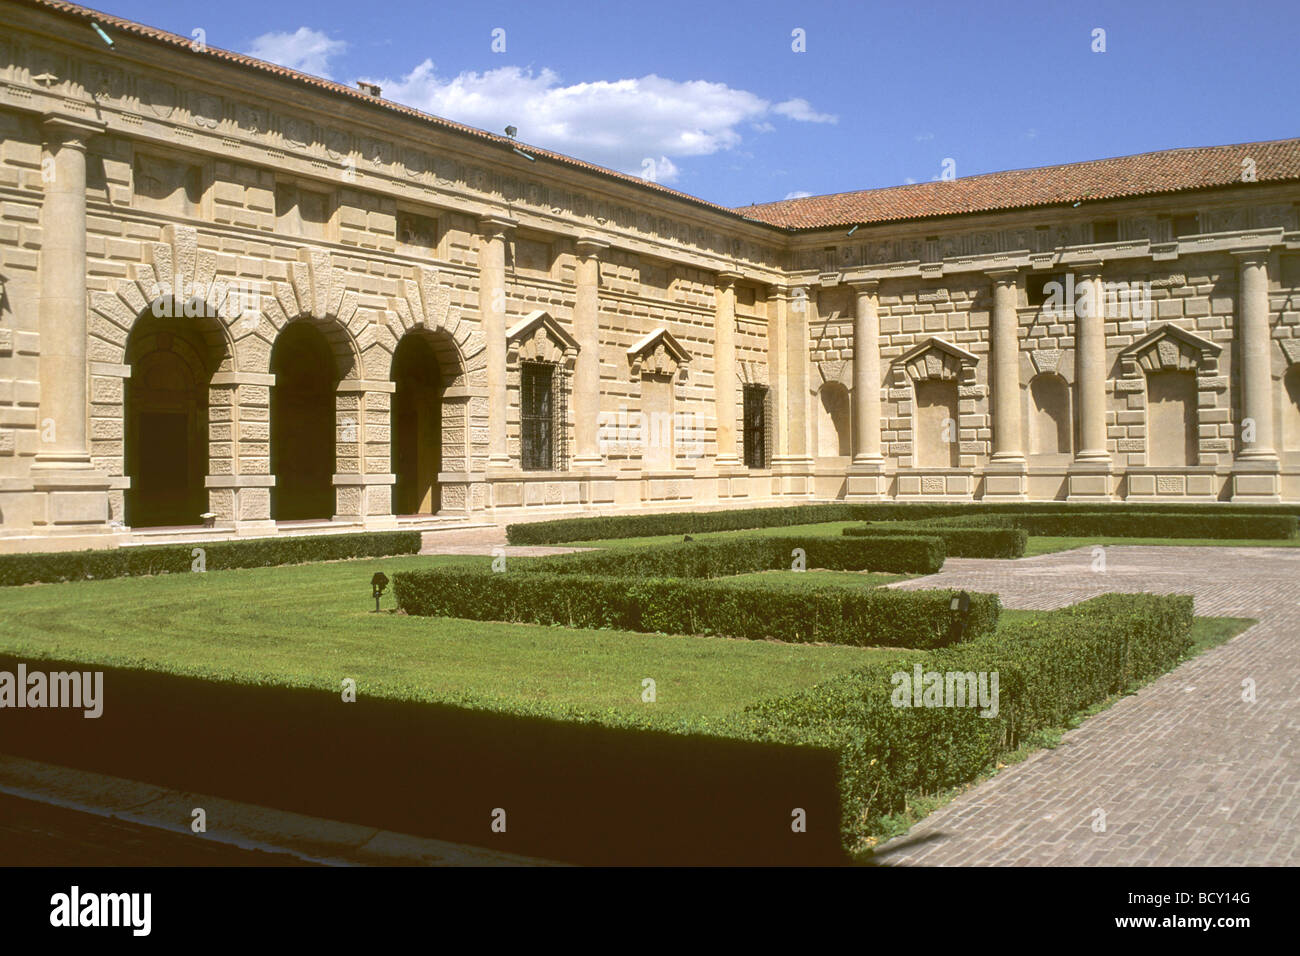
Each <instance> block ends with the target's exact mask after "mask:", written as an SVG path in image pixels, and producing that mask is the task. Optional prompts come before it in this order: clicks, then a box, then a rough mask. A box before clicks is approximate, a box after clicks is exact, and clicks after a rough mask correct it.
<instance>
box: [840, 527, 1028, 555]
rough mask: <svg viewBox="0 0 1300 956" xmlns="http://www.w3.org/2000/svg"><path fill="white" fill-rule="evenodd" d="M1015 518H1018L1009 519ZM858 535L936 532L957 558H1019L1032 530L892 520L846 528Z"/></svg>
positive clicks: (924, 533)
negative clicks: (951, 525) (967, 526)
mask: <svg viewBox="0 0 1300 956" xmlns="http://www.w3.org/2000/svg"><path fill="white" fill-rule="evenodd" d="M1008 520H1015V519H1008ZM844 534H845V535H847V536H848V537H857V538H864V537H865V538H880V537H892V536H893V535H899V534H921V535H927V536H928V535H935V536H937V537H938V538H939V539H941V540H942V541H943V546H944V550H945V551H946V552H947V554H948V555H949V556H950V557H954V558H1019V557H1023V556H1024V553H1025V546H1026V544H1028V542H1029V533H1028V532H1027V531H1025V530H1023V529H1021V528H960V527H958V528H953V527H946V526H944V525H941V524H938V523H937V522H921V521H907V522H904V521H891V522H881V523H879V524H865V525H858V526H856V527H852V528H845V529H844Z"/></svg>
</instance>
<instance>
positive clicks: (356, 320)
mask: <svg viewBox="0 0 1300 956" xmlns="http://www.w3.org/2000/svg"><path fill="white" fill-rule="evenodd" d="M258 304H259V306H260V309H259V310H257V312H254V313H252V314H247V315H245V316H244V317H243V318H241V319H240V320H239V321H238V322H237V323H236V327H237V331H239V332H242V333H243V337H242V338H241V339H240V342H239V344H240V348H241V351H243V352H246V353H247V359H246V361H245V362H244V364H243V365H242V366H241V370H243V371H248V372H266V371H268V369H269V367H270V359H271V351H272V349H273V348H274V346H275V342H276V340H277V339H278V338H279V336H280V334H281V333H282V332H283V331H284V329H285V327H286V326H288V325H289V324H290V323H293V322H300V321H301V322H311V323H312V324H313V325H315V326H316V327H317V329H318V331H319V332H320V333H321V334H322V335H323V336H324V337H325V340H326V341H327V342H328V343H329V347H330V352H331V354H332V355H333V358H334V366H335V369H336V370H337V371H338V372H339V380H340V381H353V380H358V379H363V378H365V363H364V362H363V360H362V343H363V340H365V339H366V338H367V336H368V335H369V334H370V333H369V326H370V322H369V319H368V317H367V314H366V313H364V312H361V311H359V310H358V308H357V305H358V298H357V294H356V292H354V291H352V290H350V289H348V288H347V274H346V273H345V272H344V271H343V270H342V269H338V268H335V267H334V266H333V265H332V262H331V259H330V254H329V253H328V252H327V251H325V250H323V249H300V250H299V251H298V261H297V262H293V263H290V264H289V281H288V282H283V281H277V282H273V283H271V290H270V292H269V293H264V294H262V295H261V297H260V300H259V303H258ZM245 339H247V341H245Z"/></svg>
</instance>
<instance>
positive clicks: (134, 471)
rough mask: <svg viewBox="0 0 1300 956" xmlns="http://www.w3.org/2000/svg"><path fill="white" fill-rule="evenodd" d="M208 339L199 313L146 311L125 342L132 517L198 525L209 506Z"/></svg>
mask: <svg viewBox="0 0 1300 956" xmlns="http://www.w3.org/2000/svg"><path fill="white" fill-rule="evenodd" d="M206 353H207V346H206V345H205V344H204V341H203V337H202V335H201V334H200V333H199V332H198V330H197V329H196V328H195V321H194V320H193V319H171V318H165V319H160V318H156V317H154V316H152V315H146V316H144V317H143V318H141V319H140V320H139V321H138V322H137V323H136V325H135V328H134V329H133V330H132V332H131V338H130V341H129V342H128V343H127V350H126V360H127V364H128V365H130V366H131V377H130V379H128V380H127V382H126V394H125V396H124V399H125V402H124V404H125V408H124V419H125V423H124V424H125V433H124V440H125V461H124V465H125V470H126V474H127V475H128V476H129V477H130V479H131V487H130V488H129V489H128V491H127V493H126V516H125V518H126V523H127V524H128V525H129V526H131V527H135V528H149V527H167V526H175V525H197V524H200V523H201V522H202V519H201V517H200V515H202V514H203V512H205V511H206V510H207V490H206V488H205V487H204V479H205V478H206V477H207V473H208V443H207V442H208V384H209V382H210V381H211V378H212V368H211V367H210V365H211V363H210V362H209V359H208V356H207V354H206Z"/></svg>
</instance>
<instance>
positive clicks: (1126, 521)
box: [881, 510, 1296, 556]
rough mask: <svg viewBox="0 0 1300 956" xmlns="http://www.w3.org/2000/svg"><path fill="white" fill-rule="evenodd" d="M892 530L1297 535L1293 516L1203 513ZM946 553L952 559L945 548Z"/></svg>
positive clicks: (1034, 518) (943, 521)
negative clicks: (1015, 530) (990, 529)
mask: <svg viewBox="0 0 1300 956" xmlns="http://www.w3.org/2000/svg"><path fill="white" fill-rule="evenodd" d="M881 527H886V528H888V529H891V530H896V531H902V532H906V533H911V532H912V531H913V530H918V531H919V530H924V529H930V530H936V531H937V529H939V528H944V527H948V528H1022V529H1024V530H1025V531H1027V532H1029V534H1031V535H1033V536H1034V537H1053V538H1089V537H1112V538H1213V539H1219V540H1224V539H1233V538H1236V539H1245V540H1273V541H1284V540H1286V539H1288V538H1294V537H1295V535H1296V517H1295V516H1294V515H1282V514H1276V515H1266V514H1213V513H1210V514H1207V513H1204V512H1199V511H1190V510H1189V511H1183V512H1169V511H1123V512H1116V513H1113V514H1112V513H1106V514H1099V513H1095V512H1094V513H1079V514H1061V513H1046V512H1029V513H1023V514H1001V515H957V516H950V517H942V518H935V519H934V520H933V521H928V522H924V523H922V524H919V525H918V524H916V523H911V524H907V525H905V526H904V527H901V528H900V527H899V523H898V522H889V523H887V524H883V525H881ZM949 553H950V554H953V555H954V556H956V554H955V552H953V551H952V550H951V549H949Z"/></svg>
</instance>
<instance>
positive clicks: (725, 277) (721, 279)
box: [716, 269, 745, 289]
mask: <svg viewBox="0 0 1300 956" xmlns="http://www.w3.org/2000/svg"><path fill="white" fill-rule="evenodd" d="M743 278H745V277H744V276H743V275H741V274H740V273H739V272H732V271H730V270H728V269H723V270H721V271H719V272H718V277H717V280H716V281H717V284H718V288H720V289H729V288H731V287H732V286H733V285H735V284H736V283H737V282H739V281H740V280H742V279H743Z"/></svg>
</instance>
